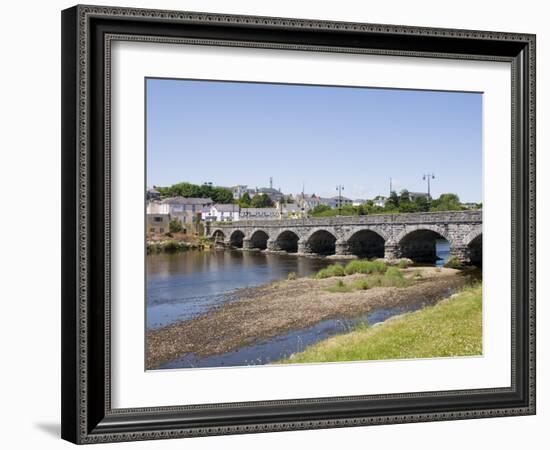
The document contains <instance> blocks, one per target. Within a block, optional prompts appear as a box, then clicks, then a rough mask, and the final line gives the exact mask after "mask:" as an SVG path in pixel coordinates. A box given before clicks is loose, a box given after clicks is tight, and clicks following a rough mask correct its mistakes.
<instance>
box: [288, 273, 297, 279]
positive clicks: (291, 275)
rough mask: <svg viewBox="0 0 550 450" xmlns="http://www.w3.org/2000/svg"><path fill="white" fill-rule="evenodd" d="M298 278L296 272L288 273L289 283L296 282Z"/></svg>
mask: <svg viewBox="0 0 550 450" xmlns="http://www.w3.org/2000/svg"><path fill="white" fill-rule="evenodd" d="M296 278H298V276H297V275H296V272H288V275H287V277H286V279H287V280H288V281H294V280H295V279H296Z"/></svg>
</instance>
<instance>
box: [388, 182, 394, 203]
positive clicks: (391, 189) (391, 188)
mask: <svg viewBox="0 0 550 450" xmlns="http://www.w3.org/2000/svg"><path fill="white" fill-rule="evenodd" d="M391 182H392V179H391V177H390V197H391V193H392V191H393V187H392V184H391ZM388 198H389V197H388Z"/></svg>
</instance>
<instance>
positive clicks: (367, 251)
mask: <svg viewBox="0 0 550 450" xmlns="http://www.w3.org/2000/svg"><path fill="white" fill-rule="evenodd" d="M346 241H347V244H348V251H349V253H351V254H352V255H356V256H358V257H359V258H383V257H384V247H385V243H386V238H384V236H382V234H381V233H379V232H378V231H375V230H374V229H371V228H364V229H362V230H357V231H355V232H354V233H352V234H351V235H350V236H349V237H347V238H346Z"/></svg>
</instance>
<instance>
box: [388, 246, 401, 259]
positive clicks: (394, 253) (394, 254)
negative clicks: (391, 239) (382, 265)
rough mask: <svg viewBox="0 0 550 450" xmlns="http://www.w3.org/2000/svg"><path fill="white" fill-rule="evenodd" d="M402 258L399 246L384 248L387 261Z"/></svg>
mask: <svg viewBox="0 0 550 450" xmlns="http://www.w3.org/2000/svg"><path fill="white" fill-rule="evenodd" d="M400 257H401V252H400V249H399V245H397V244H388V243H386V245H385V246H384V258H385V259H397V258H400Z"/></svg>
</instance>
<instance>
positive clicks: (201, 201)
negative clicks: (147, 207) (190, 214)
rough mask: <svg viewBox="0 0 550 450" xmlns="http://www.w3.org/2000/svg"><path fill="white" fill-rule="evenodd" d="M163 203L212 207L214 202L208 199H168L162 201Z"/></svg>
mask: <svg viewBox="0 0 550 450" xmlns="http://www.w3.org/2000/svg"><path fill="white" fill-rule="evenodd" d="M162 203H167V204H169V205H210V204H212V203H214V202H213V201H212V199H211V198H208V197H205V198H200V197H199V198H197V197H168V198H165V199H164V200H162Z"/></svg>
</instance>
